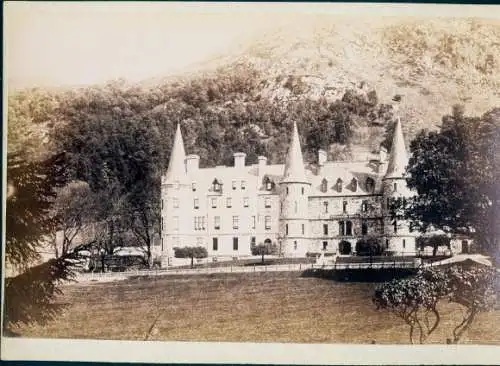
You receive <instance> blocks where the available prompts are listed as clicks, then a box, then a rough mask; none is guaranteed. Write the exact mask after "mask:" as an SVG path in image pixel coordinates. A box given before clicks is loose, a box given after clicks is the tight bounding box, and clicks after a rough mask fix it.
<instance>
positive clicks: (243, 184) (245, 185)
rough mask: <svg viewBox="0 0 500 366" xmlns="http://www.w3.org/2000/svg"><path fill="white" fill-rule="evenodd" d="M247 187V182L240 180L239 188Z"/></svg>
mask: <svg viewBox="0 0 500 366" xmlns="http://www.w3.org/2000/svg"><path fill="white" fill-rule="evenodd" d="M246 187H247V184H246V182H245V181H244V180H242V181H241V189H245V188H246Z"/></svg>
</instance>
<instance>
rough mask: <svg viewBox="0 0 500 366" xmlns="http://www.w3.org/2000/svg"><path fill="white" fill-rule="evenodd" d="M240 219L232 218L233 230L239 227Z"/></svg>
mask: <svg viewBox="0 0 500 366" xmlns="http://www.w3.org/2000/svg"><path fill="white" fill-rule="evenodd" d="M239 222H240V218H239V217H238V216H233V229H237V228H238V227H239Z"/></svg>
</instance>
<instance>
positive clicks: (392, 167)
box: [382, 118, 416, 255]
mask: <svg viewBox="0 0 500 366" xmlns="http://www.w3.org/2000/svg"><path fill="white" fill-rule="evenodd" d="M407 165H408V154H407V153H406V147H405V142H404V136H403V130H402V128H401V120H400V119H399V118H398V120H397V122H396V128H395V129H394V135H393V139H392V148H391V152H390V155H389V163H388V164H387V171H386V172H385V175H384V177H383V179H382V184H383V194H384V202H383V214H384V236H385V247H386V250H387V251H391V252H394V253H395V254H397V255H414V254H415V251H416V246H415V236H416V235H415V233H412V232H411V231H410V227H409V224H408V222H407V221H405V220H403V219H401V218H398V217H397V216H396V217H394V215H393V213H392V212H391V204H392V202H394V201H395V200H397V199H401V198H409V197H411V196H413V195H414V193H413V192H412V191H411V190H410V189H409V188H408V185H407V182H406V167H407Z"/></svg>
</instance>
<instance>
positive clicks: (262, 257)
mask: <svg viewBox="0 0 500 366" xmlns="http://www.w3.org/2000/svg"><path fill="white" fill-rule="evenodd" d="M262 264H264V252H262Z"/></svg>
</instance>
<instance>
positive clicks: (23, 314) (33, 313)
mask: <svg viewBox="0 0 500 366" xmlns="http://www.w3.org/2000/svg"><path fill="white" fill-rule="evenodd" d="M7 179H8V184H9V185H10V186H11V190H10V194H9V196H8V197H7V215H6V225H5V230H6V246H5V260H6V264H7V265H9V266H11V267H12V268H13V269H14V270H15V271H16V272H17V273H20V274H18V275H17V276H15V277H13V278H9V279H7V280H6V282H5V294H4V295H5V296H4V298H5V305H4V306H5V312H4V316H5V322H4V324H5V326H6V328H7V329H10V328H11V327H12V326H13V325H15V324H19V323H31V322H39V323H43V322H45V321H46V320H47V319H49V318H52V317H53V316H55V314H57V309H58V308H57V307H55V305H54V303H53V299H54V297H55V295H57V293H58V292H59V290H58V288H57V285H58V284H59V283H60V281H64V280H69V279H71V277H72V272H71V270H70V268H69V264H68V262H67V261H66V259H65V258H64V257H61V258H58V259H54V260H51V261H49V262H46V263H42V264H40V265H38V266H36V267H33V265H34V264H36V263H37V261H39V259H40V255H39V254H38V251H39V249H40V248H41V247H42V246H43V245H44V241H45V239H46V237H47V236H48V235H50V234H51V233H53V232H54V231H55V230H56V228H57V225H58V217H57V216H55V215H53V211H52V204H53V202H54V199H55V197H56V190H57V188H60V187H62V186H63V185H64V184H65V182H66V176H65V174H64V154H58V155H56V156H52V157H50V158H47V159H46V160H44V161H41V162H40V161H38V162H29V161H28V160H27V158H26V157H25V156H23V154H22V153H18V152H12V153H9V154H8V156H7ZM30 267H32V268H30Z"/></svg>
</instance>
